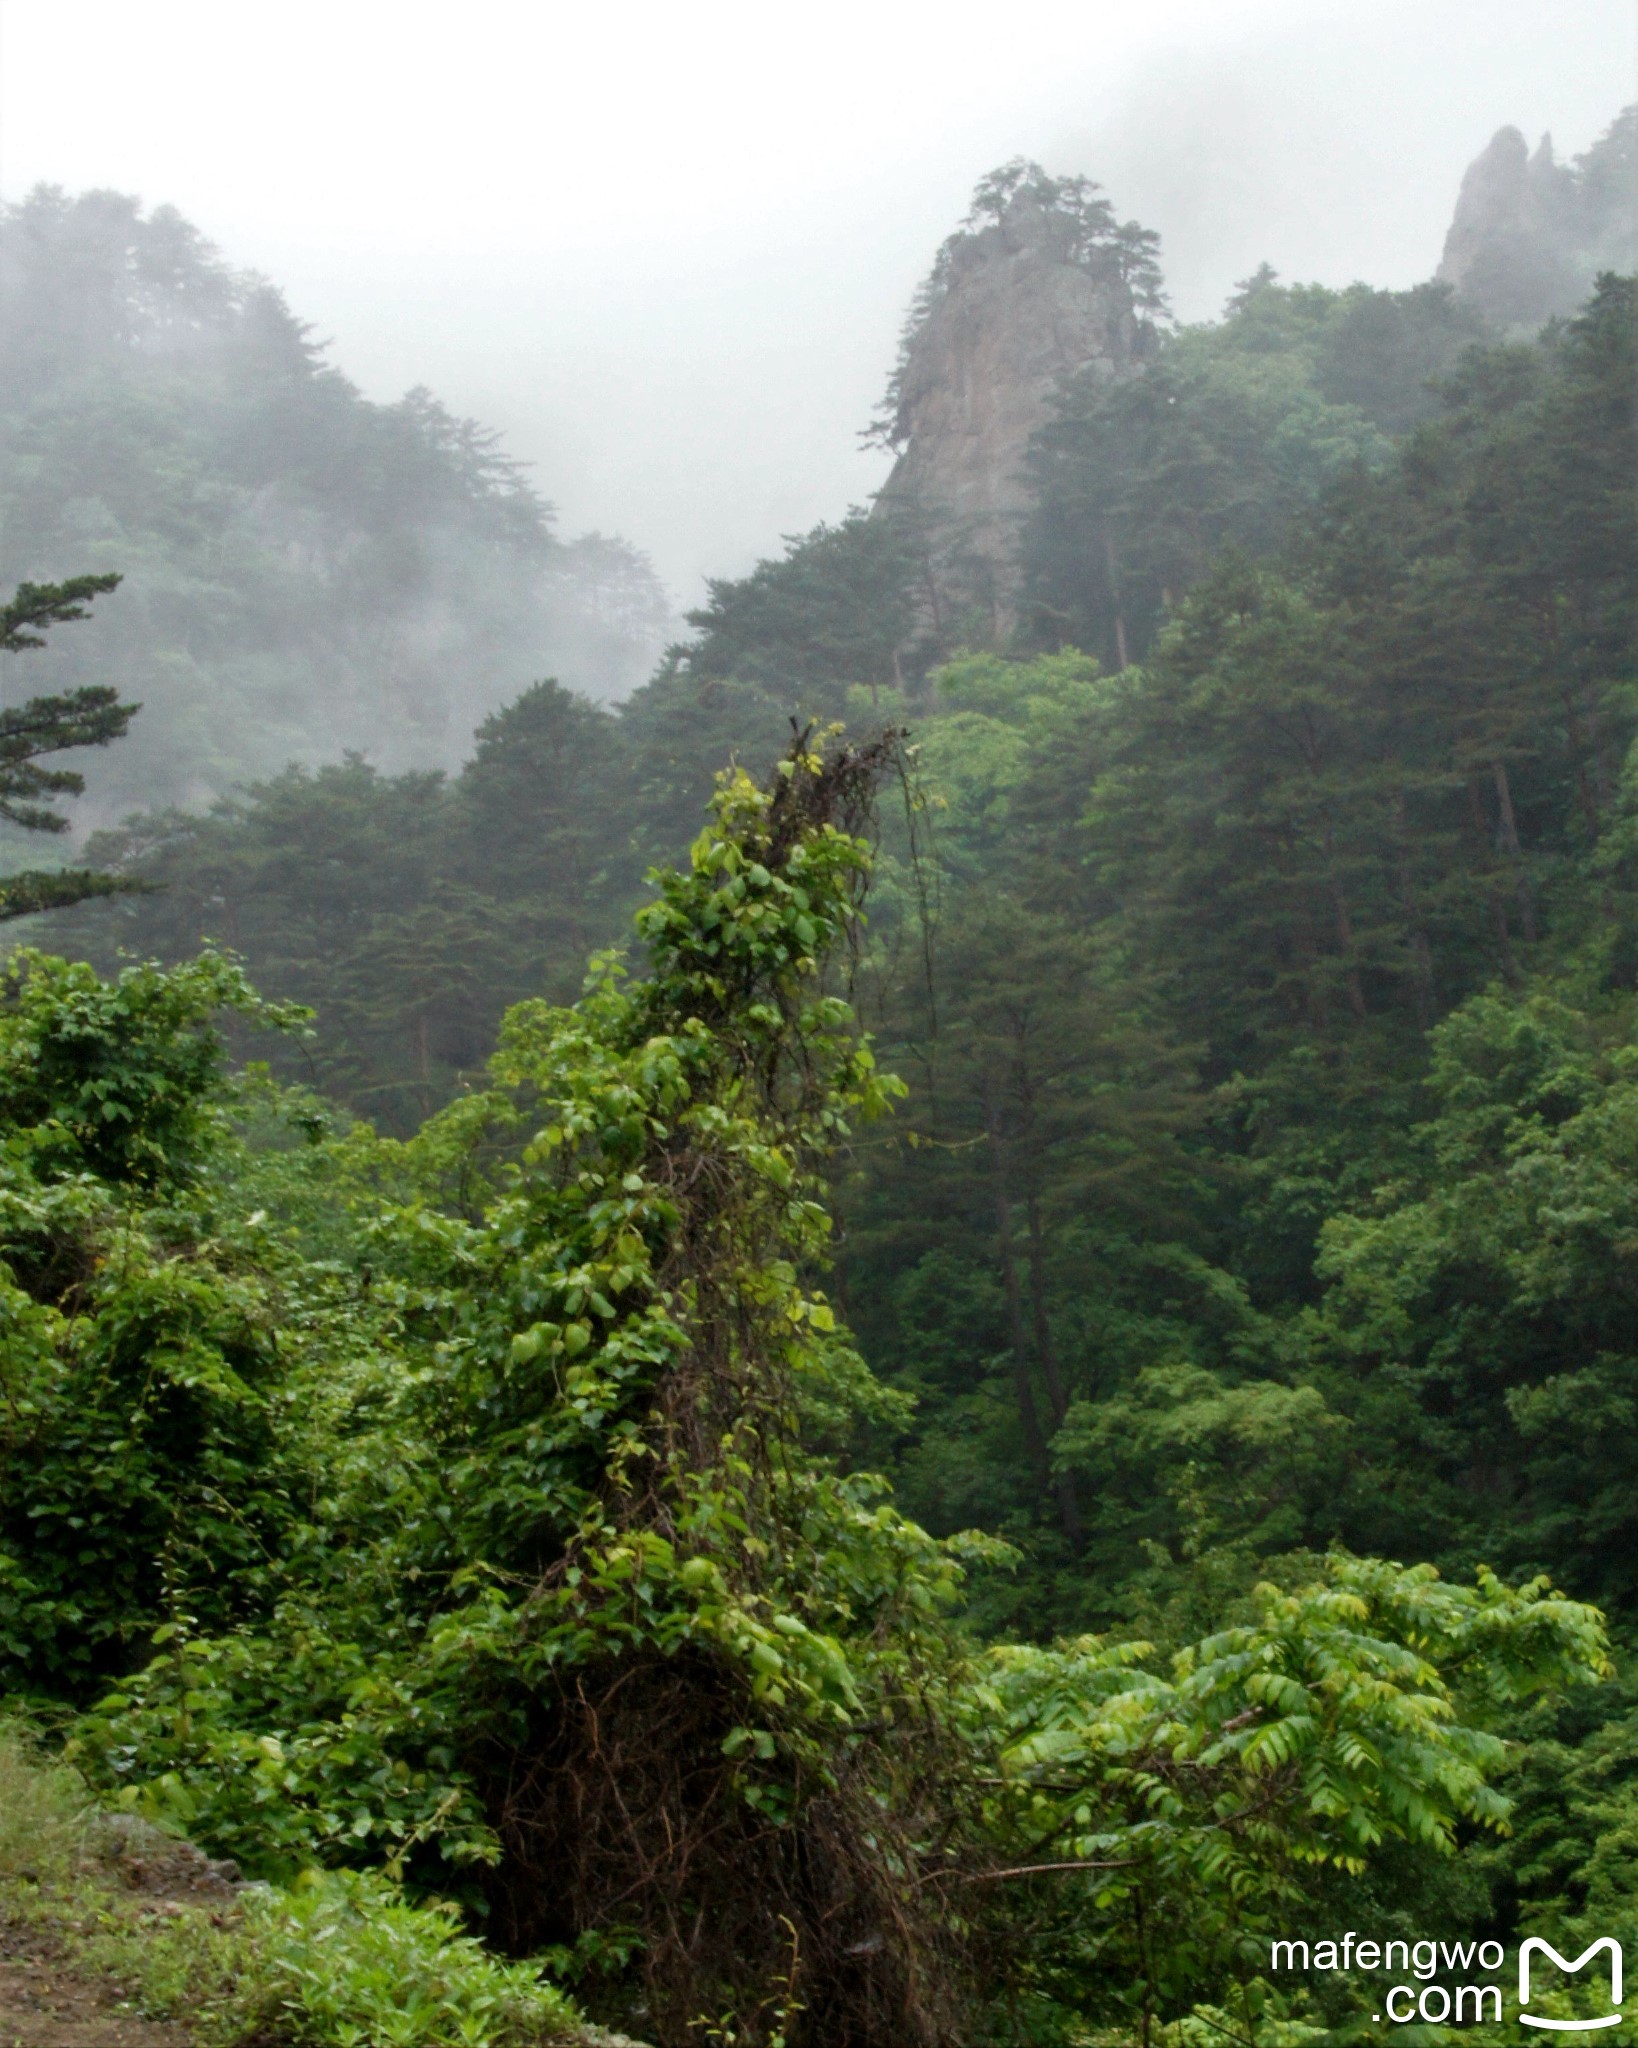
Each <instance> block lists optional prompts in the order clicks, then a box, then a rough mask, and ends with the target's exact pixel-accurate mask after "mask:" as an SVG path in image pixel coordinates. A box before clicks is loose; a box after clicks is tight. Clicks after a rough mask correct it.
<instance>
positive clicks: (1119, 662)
mask: <svg viewBox="0 0 1638 2048" xmlns="http://www.w3.org/2000/svg"><path fill="white" fill-rule="evenodd" d="M1103 566H1104V570H1105V573H1106V574H1107V575H1108V578H1109V602H1110V603H1111V604H1112V605H1113V606H1114V608H1115V665H1116V667H1117V668H1119V669H1121V670H1122V671H1124V670H1125V669H1126V668H1127V667H1128V666H1129V665H1130V664H1129V663H1128V660H1127V655H1126V610H1125V607H1124V606H1123V605H1122V603H1121V601H1120V564H1119V562H1118V560H1117V559H1116V556H1115V536H1114V532H1113V530H1112V529H1111V528H1110V526H1109V525H1108V524H1107V522H1106V523H1105V525H1104V529H1103Z"/></svg>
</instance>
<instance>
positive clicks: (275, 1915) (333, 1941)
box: [0, 1724, 607, 2048]
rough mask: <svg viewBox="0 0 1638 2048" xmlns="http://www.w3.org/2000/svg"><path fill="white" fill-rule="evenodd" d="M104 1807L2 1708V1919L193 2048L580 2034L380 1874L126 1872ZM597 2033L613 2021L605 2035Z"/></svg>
mask: <svg viewBox="0 0 1638 2048" xmlns="http://www.w3.org/2000/svg"><path fill="white" fill-rule="evenodd" d="M111 1825H112V1817H111V1816H109V1815H108V1814H107V1813H106V1812H103V1811H101V1810H99V1809H98V1808H97V1806H96V1805H95V1803H94V1802H93V1800H92V1799H91V1797H90V1794H89V1792H88V1790H87V1788H86V1786H85V1784H84V1781H83V1780H82V1779H81V1778H80V1777H79V1775H78V1774H77V1773H76V1772H75V1771H73V1770H71V1769H69V1768H68V1767H67V1766H65V1765H62V1764H59V1763H55V1762H53V1761H51V1760H50V1759H48V1758H47V1757H45V1756H44V1755H43V1754H42V1753H41V1752H40V1751H39V1750H38V1749H37V1748H36V1747H35V1746H34V1744H33V1743H32V1742H31V1741H30V1739H29V1737H28V1736H27V1734H26V1733H25V1732H23V1731H21V1730H19V1729H17V1728H16V1727H8V1726H6V1725H4V1724H0V1927H4V1926H6V1925H7V1924H10V1925H12V1926H14V1927H19V1926H20V1927H26V1928H32V1929H35V1930H37V1931H40V1932H44V1933H46V1934H47V1935H48V1936H50V1937H51V1938H52V1939H53V1940H54V1941H55V1942H57V1943H59V1944H60V1946H61V1952H62V1956H63V1960H64V1963H65V1965H66V1966H67V1967H69V1968H71V1969H74V1970H78V1971H82V1972H88V1973H96V1974H101V1975H105V1976H107V1977H108V1978H110V1979H112V1980H113V1981H114V1982H116V1983H117V1984H118V1985H119V1986H120V1987H121V1989H122V1991H123V1992H124V1993H125V1995H126V1996H127V1997H128V1998H129V2000H130V2002H131V2003H132V2004H133V2005H134V2006H135V2007H136V2008H137V2010H139V2011H140V2012H141V2013H143V2014H144V2015H145V2016H147V2017H149V2018H152V2019H185V2020H186V2023H187V2026H188V2029H189V2032H190V2034H191V2036H192V2038H193V2040H194V2041H195V2042H196V2043H197V2044H198V2048H239V2044H247V2048H248V2044H250V2043H252V2042H254V2043H255V2048H575V2044H580V2043H586V2042H588V2041H590V2040H591V2039H594V2038H596V2037H594V2036H589V2035H588V2034H587V2033H586V2032H585V2030H584V2029H583V2027H582V2026H581V2023H580V2020H579V2016H578V2014H577V2013H576V2011H575V2008H574V2006H573V2005H572V2003H571V2002H570V2001H569V1999H568V1998H567V1997H566V1996H565V1995H564V1994H563V1993H562V1992H561V1991H558V1990H557V1989H555V1988H554V1987H553V1986H552V1985H550V1984H547V1983H544V1982H542V1980H541V1979H540V1978H539V1977H538V1976H537V1975H536V1974H535V1972H534V1971H533V1970H532V1969H531V1968H530V1967H529V1966H528V1965H527V1964H525V1963H505V1962H501V1961H499V1960H497V1959H496V1958H495V1957H494V1956H491V1955H490V1954H489V1953H488V1952H487V1951H486V1950H485V1949H484V1948H483V1946H482V1945H481V1943H479V1942H478V1941H476V1940H474V1939H473V1938H472V1937H471V1936H470V1935H467V1934H463V1933H462V1932H460V1930H459V1928H458V1926H457V1924H456V1922H455V1920H454V1918H453V1917H452V1914H451V1913H450V1912H448V1911H445V1910H442V1909H439V1908H438V1907H435V1906H432V1907H429V1906H412V1905H408V1904H406V1903H405V1902H404V1900H403V1899H402V1897H401V1896H400V1895H399V1894H398V1892H397V1891H396V1890H395V1889H394V1888H393V1887H392V1886H391V1885H390V1884H388V1883H387V1881H386V1880H385V1879H383V1878H380V1877H375V1876H367V1875H366V1876H360V1875H346V1874H335V1873H321V1872H311V1873H309V1874H307V1875H306V1876H304V1877H303V1878H302V1879H300V1880H298V1881H297V1882H296V1883H295V1884H294V1885H292V1886H290V1887H289V1888H287V1889H278V1888H275V1887H273V1886H270V1885H251V1886H246V1887H244V1888H243V1889H242V1890H241V1891H240V1892H239V1894H238V1895H237V1897H236V1899H235V1900H234V1901H233V1902H232V1903H231V1904H225V1902H215V1901H213V1902H211V1903H210V1904H192V1903H187V1904H184V1903H180V1902H178V1901H174V1900H160V1901H156V1900H155V1899H154V1898H153V1897H151V1896H145V1895H143V1894H141V1893H138V1892H133V1891H131V1890H130V1889H128V1888H127V1887H125V1886H124V1885H122V1884H121V1882H120V1881H119V1878H118V1876H117V1874H116V1873H115V1872H114V1870H113V1869H112V1867H111V1865H110V1863H109V1861H108V1860H107V1857H106V1855H104V1854H102V1853H100V1852H101V1851H102V1850H103V1849H104V1847H105V1845H106V1842H107V1840H108V1837H109V1830H110V1826H111ZM604 2038H605V2039H606V2038H607V2037H604Z"/></svg>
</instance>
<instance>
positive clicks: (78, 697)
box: [0, 575, 142, 921]
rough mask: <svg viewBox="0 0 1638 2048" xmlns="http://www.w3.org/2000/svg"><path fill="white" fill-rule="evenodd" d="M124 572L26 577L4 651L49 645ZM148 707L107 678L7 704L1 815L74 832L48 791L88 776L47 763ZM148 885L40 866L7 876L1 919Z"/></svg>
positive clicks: (68, 792) (2, 728) (10, 609)
mask: <svg viewBox="0 0 1638 2048" xmlns="http://www.w3.org/2000/svg"><path fill="white" fill-rule="evenodd" d="M119 580H120V579H119V578H118V576H113V575H106V576H74V577H71V578H70V579H69V580H68V582H66V583H21V584H19V585H18V587H17V594H16V595H15V597H13V598H12V600H11V602H10V603H9V604H7V605H4V606H0V650H3V651H4V652H5V653H7V654H24V653H27V652H28V651H29V650H31V649H33V648H36V647H43V646H44V645H45V632H46V629H47V628H48V627H50V626H59V625H64V624H66V623H67V622H69V621H70V620H73V619H83V618H85V617H86V616H87V607H88V606H89V604H90V601H91V600H92V598H94V597H98V596H100V595H102V593H103V592H105V591H110V590H113V589H115V588H117V586H118V584H119ZM141 709H142V706H141V705H140V704H123V703H121V702H120V698H119V692H118V691H117V690H114V689H111V688H109V687H108V686H107V685H106V684H96V685H93V686H91V687H88V688H85V689H79V690H71V691H69V692H68V693H67V694H66V695H63V696H58V697H31V698H30V699H29V700H28V702H27V703H26V704H22V705H20V706H18V707H17V708H16V709H15V710H0V818H3V819H5V820H6V822H7V823H8V824H12V825H20V826H21V827H22V829H23V830H24V831H25V832H66V831H67V830H68V819H67V818H66V817H65V816H64V815H63V814H62V812H61V811H55V810H53V809H52V808H51V806H50V805H49V804H47V803H42V802H41V801H40V799H41V798H42V797H52V796H78V795H80V793H81V792H82V791H83V790H84V788H85V777H84V776H83V775H81V774H79V773H78V772H77V771H76V770H74V769H72V768H42V767H40V766H39V765H38V764H39V763H40V761H41V760H43V759H44V758H45V757H46V756H47V755H50V754H60V753H63V752H66V751H67V750H68V749H69V748H72V747H105V746H107V745H108V743H109V741H110V740H117V739H119V738H120V737H121V735H122V734H123V733H124V732H125V731H126V729H127V727H128V726H129V725H130V723H131V720H132V719H133V718H134V717H135V716H136V714H137V713H138V712H139V711H140V710H141ZM141 886H142V885H141V884H140V883H138V882H135V881H131V880H128V879H126V878H125V877H124V876H121V875H105V874H98V873H95V872H93V871H92V870H91V869H89V868H60V869H55V870H50V869H46V870H40V869H32V870H25V871H24V872H23V873H21V874H16V875H8V876H6V877H5V878H4V879H3V880H0V921H4V920H6V919H9V918H14V917H30V916H32V915H34V913H35V912H37V911H41V910H62V909H65V908H66V907H67V906H68V905H69V904H71V903H81V902H84V900H85V899H86V898H87V897H88V896H113V895H120V894H128V893H130V892H133V891H135V890H138V889H140V888H141Z"/></svg>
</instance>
